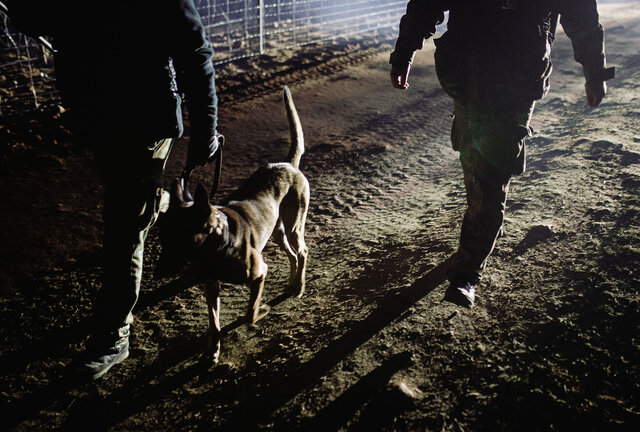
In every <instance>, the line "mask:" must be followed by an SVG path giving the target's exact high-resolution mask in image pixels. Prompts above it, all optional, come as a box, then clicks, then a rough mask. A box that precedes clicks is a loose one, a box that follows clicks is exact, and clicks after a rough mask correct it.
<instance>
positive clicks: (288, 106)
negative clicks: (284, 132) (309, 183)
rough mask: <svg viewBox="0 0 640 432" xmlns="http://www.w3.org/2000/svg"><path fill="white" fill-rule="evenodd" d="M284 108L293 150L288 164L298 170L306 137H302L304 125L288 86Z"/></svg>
mask: <svg viewBox="0 0 640 432" xmlns="http://www.w3.org/2000/svg"><path fill="white" fill-rule="evenodd" d="M284 107H285V110H286V111H287V120H288V121H289V133H290V134H291V148H290V149H289V155H288V156H287V162H289V163H290V164H291V165H293V167H294V168H298V166H299V165H300V158H301V157H302V154H303V153H304V136H303V135H302V125H301V124H300V117H298V111H296V106H295V105H294V104H293V98H292V97H291V91H290V90H289V87H287V86H285V87H284Z"/></svg>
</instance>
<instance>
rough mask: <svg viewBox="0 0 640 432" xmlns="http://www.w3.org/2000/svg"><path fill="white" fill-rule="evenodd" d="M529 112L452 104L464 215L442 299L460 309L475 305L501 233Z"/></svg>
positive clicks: (521, 160)
mask: <svg viewBox="0 0 640 432" xmlns="http://www.w3.org/2000/svg"><path fill="white" fill-rule="evenodd" d="M532 110H533V103H527V104H507V103H505V104H503V105H500V106H498V108H496V107H495V105H494V106H492V105H490V104H486V105H481V104H478V103H467V104H463V103H461V102H459V101H456V104H455V109H454V115H455V119H454V124H453V127H452V142H453V146H454V149H455V150H458V151H459V152H460V161H461V163H462V168H463V171H464V182H465V189H466V192H467V210H466V212H465V215H464V219H463V223H462V230H461V235H460V245H459V247H458V251H457V254H456V263H455V265H454V267H453V269H452V271H451V272H450V275H449V280H450V282H451V286H450V287H449V289H448V290H447V292H446V294H445V300H448V301H451V302H453V303H456V304H459V305H462V306H471V305H472V304H473V302H474V300H475V285H476V284H477V283H478V282H479V281H480V279H481V276H482V271H483V270H484V268H485V266H486V264H487V259H488V257H489V255H490V254H491V252H492V251H493V248H494V246H495V243H496V240H497V239H498V237H499V236H500V234H501V232H502V223H503V220H504V212H505V205H506V199H507V193H508V190H509V183H510V180H511V176H512V175H516V174H520V173H522V172H523V171H524V169H525V139H526V137H527V136H528V135H529V120H530V117H531V113H532Z"/></svg>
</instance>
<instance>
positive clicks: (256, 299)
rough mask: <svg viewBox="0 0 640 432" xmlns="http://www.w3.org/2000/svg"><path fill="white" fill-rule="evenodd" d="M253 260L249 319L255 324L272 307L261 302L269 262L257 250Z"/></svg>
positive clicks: (254, 252)
mask: <svg viewBox="0 0 640 432" xmlns="http://www.w3.org/2000/svg"><path fill="white" fill-rule="evenodd" d="M251 261H252V262H253V269H252V271H251V273H252V276H251V280H250V281H249V289H250V290H251V294H250V298H249V310H248V311H247V320H248V321H249V322H250V323H251V324H255V323H256V322H258V321H259V320H261V319H262V318H264V316H265V315H266V314H268V313H269V311H270V310H271V307H270V306H269V305H261V304H260V302H261V301H262V290H263V289H264V280H265V278H266V276H267V268H268V267H267V264H266V263H265V262H264V260H263V259H262V254H261V253H260V252H258V251H256V250H254V251H253V252H252V257H251Z"/></svg>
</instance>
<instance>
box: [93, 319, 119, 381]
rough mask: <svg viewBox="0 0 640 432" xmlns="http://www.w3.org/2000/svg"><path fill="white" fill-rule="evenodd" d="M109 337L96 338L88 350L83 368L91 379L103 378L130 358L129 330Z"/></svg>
mask: <svg viewBox="0 0 640 432" xmlns="http://www.w3.org/2000/svg"><path fill="white" fill-rule="evenodd" d="M127 327H128V326H127ZM109 336H111V337H109ZM109 336H96V337H94V338H93V340H92V341H91V343H90V347H89V349H88V350H87V354H86V357H85V360H84V362H83V363H84V364H83V368H84V369H85V371H86V372H87V373H88V374H89V376H90V378H91V379H94V380H96V379H98V378H100V377H102V376H103V375H104V374H106V373H107V372H108V371H109V369H111V368H112V367H113V366H115V365H117V364H118V363H120V362H122V361H124V360H125V359H126V358H127V357H129V329H128V328H127V329H120V330H119V331H118V332H116V333H115V334H111V335H109Z"/></svg>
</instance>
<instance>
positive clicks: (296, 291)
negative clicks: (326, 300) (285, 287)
mask: <svg viewBox="0 0 640 432" xmlns="http://www.w3.org/2000/svg"><path fill="white" fill-rule="evenodd" d="M303 294H304V287H300V286H297V284H296V285H294V284H292V285H289V295H290V296H291V297H294V298H297V299H299V298H301V297H302V295H303Z"/></svg>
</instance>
